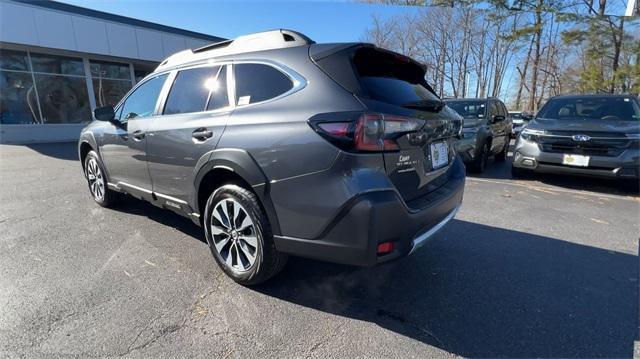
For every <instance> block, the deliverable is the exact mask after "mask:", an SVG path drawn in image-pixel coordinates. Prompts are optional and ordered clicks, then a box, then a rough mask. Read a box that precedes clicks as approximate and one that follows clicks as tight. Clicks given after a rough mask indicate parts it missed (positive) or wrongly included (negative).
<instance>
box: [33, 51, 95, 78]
mask: <svg viewBox="0 0 640 359" xmlns="http://www.w3.org/2000/svg"><path fill="white" fill-rule="evenodd" d="M31 65H32V66H33V72H44V73H48V74H61V75H77V76H84V64H83V63H82V59H77V58H73V57H66V56H55V55H43V54H36V53H33V52H32V53H31Z"/></svg>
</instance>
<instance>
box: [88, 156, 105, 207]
mask: <svg viewBox="0 0 640 359" xmlns="http://www.w3.org/2000/svg"><path fill="white" fill-rule="evenodd" d="M87 181H89V189H90V190H91V194H92V195H93V197H94V198H95V199H97V200H100V201H101V200H103V199H104V177H103V176H102V171H101V170H100V166H99V165H98V161H96V159H95V158H90V159H89V161H88V162H87Z"/></svg>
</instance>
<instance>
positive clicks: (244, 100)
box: [238, 96, 251, 106]
mask: <svg viewBox="0 0 640 359" xmlns="http://www.w3.org/2000/svg"><path fill="white" fill-rule="evenodd" d="M249 102H251V96H242V97H240V98H238V106H242V105H248V104H249Z"/></svg>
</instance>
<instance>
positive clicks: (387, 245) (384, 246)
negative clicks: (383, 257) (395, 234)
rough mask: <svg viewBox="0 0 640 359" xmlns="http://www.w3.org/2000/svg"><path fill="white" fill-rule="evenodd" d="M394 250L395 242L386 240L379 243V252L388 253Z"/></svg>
mask: <svg viewBox="0 0 640 359" xmlns="http://www.w3.org/2000/svg"><path fill="white" fill-rule="evenodd" d="M391 252H393V242H384V243H380V244H378V254H387V253H391Z"/></svg>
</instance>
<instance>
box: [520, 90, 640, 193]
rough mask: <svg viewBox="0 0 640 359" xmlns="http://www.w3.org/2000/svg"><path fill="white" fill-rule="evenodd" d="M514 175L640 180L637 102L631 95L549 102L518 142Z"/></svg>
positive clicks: (639, 109)
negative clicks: (560, 174)
mask: <svg viewBox="0 0 640 359" xmlns="http://www.w3.org/2000/svg"><path fill="white" fill-rule="evenodd" d="M512 170H513V174H514V176H523V175H527V174H531V173H533V172H554V173H564V174H575V175H585V176H595V177H605V178H614V179H621V180H628V182H629V183H630V184H632V185H633V186H634V187H637V185H638V179H639V178H640V101H638V98H637V97H635V96H632V95H575V96H557V97H553V98H551V99H549V101H547V103H546V104H545V105H544V106H543V107H542V108H541V109H540V111H538V113H537V114H536V117H535V118H534V120H533V121H531V122H530V123H529V124H528V125H527V127H526V128H525V129H524V130H523V131H522V133H521V134H520V136H519V137H518V140H517V142H516V146H515V150H514V156H513V166H512Z"/></svg>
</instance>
